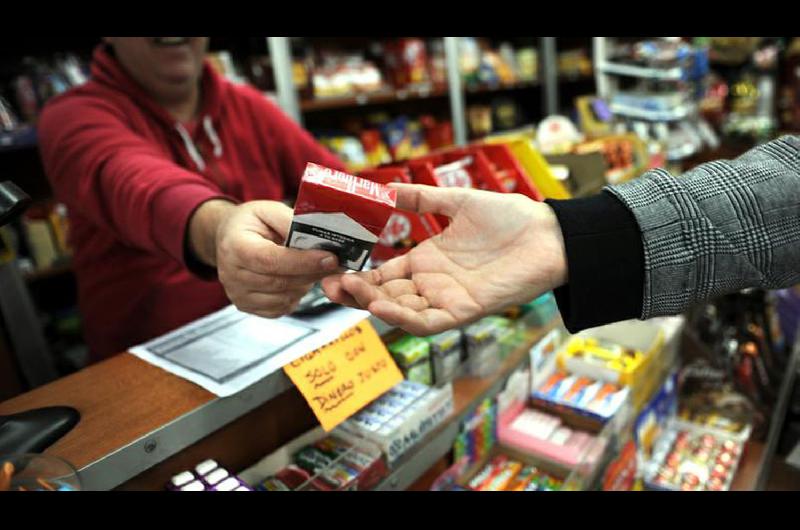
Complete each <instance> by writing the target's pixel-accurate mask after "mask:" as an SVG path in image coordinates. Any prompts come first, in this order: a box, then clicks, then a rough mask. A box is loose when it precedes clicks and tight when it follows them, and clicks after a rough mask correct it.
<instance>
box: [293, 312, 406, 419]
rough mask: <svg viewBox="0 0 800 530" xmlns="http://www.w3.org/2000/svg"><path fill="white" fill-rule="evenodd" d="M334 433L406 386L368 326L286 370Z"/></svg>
mask: <svg viewBox="0 0 800 530" xmlns="http://www.w3.org/2000/svg"><path fill="white" fill-rule="evenodd" d="M283 370H284V371H285V372H286V375H288V376H289V379H291V380H292V381H293V382H294V384H295V386H297V388H299V389H300V392H301V393H302V394H303V397H305V399H306V401H307V402H308V404H309V405H310V406H311V409H312V410H313V411H314V414H316V416H317V419H318V420H319V422H320V424H322V428H323V429H325V430H326V431H330V430H331V429H333V428H334V427H336V426H337V425H339V424H340V423H341V422H343V421H344V420H346V419H347V418H349V417H350V416H352V415H353V414H355V413H356V412H358V411H359V410H360V409H361V408H362V407H364V406H365V405H367V404H368V403H370V402H371V401H373V400H374V399H376V398H377V397H379V396H380V395H381V394H383V393H384V392H386V391H387V390H389V389H390V388H392V387H393V386H395V385H396V384H397V383H399V382H400V381H402V380H403V374H402V373H401V372H400V370H399V369H398V368H397V365H396V364H395V363H394V360H393V359H392V357H391V355H389V352H388V351H387V350H386V346H385V345H384V344H383V341H382V340H381V338H380V336H379V335H378V333H377V332H376V331H375V328H373V327H372V324H370V322H369V321H368V320H364V321H362V322H360V323H359V324H356V325H355V326H353V327H352V328H350V329H348V330H347V331H345V332H344V333H342V334H341V335H340V336H339V338H338V339H336V340H334V341H333V342H330V343H328V344H326V345H325V346H322V347H321V348H318V349H316V350H314V351H312V352H310V353H307V354H306V355H303V356H302V357H300V358H298V359H297V360H295V361H292V362H291V363H289V364H287V365H286V366H284V367H283Z"/></svg>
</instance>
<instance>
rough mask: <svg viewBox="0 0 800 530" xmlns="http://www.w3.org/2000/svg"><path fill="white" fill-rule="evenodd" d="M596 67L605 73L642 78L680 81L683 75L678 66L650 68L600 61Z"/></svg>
mask: <svg viewBox="0 0 800 530" xmlns="http://www.w3.org/2000/svg"><path fill="white" fill-rule="evenodd" d="M598 69H599V70H600V71H601V72H603V73H606V74H616V75H624V76H630V77H640V78H644V79H658V80H668V81H680V80H681V79H682V77H683V71H682V70H681V68H679V67H672V68H651V67H646V66H638V65H633V64H624V63H615V62H610V61H607V62H604V63H601V64H600V65H599V67H598Z"/></svg>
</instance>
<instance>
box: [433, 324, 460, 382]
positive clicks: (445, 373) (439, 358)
mask: <svg viewBox="0 0 800 530" xmlns="http://www.w3.org/2000/svg"><path fill="white" fill-rule="evenodd" d="M425 340H426V341H427V342H428V344H429V345H430V352H431V361H432V364H433V376H434V380H435V382H436V383H437V384H439V383H443V382H447V381H452V380H453V378H455V376H456V375H457V374H458V369H459V366H460V363H461V355H462V349H463V348H462V345H461V340H462V339H461V330H459V329H451V330H448V331H445V332H443V333H439V334H438V335H433V336H431V337H427V338H426V339H425Z"/></svg>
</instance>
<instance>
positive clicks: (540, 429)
mask: <svg viewBox="0 0 800 530" xmlns="http://www.w3.org/2000/svg"><path fill="white" fill-rule="evenodd" d="M497 436H498V439H499V441H500V443H501V444H502V445H503V446H505V447H510V448H513V449H515V450H517V451H520V452H523V453H525V454H530V455H532V456H535V457H536V458H538V459H540V460H544V461H547V462H550V463H552V464H553V465H555V466H559V467H561V468H564V469H566V470H574V469H577V468H578V467H579V466H582V467H588V468H595V467H596V466H597V464H598V463H599V462H600V460H601V458H602V456H603V454H604V452H605V451H606V449H607V447H608V441H607V440H606V439H605V438H604V437H601V436H599V435H593V434H590V433H588V432H585V431H582V430H580V429H575V428H572V427H569V426H567V425H566V424H565V423H564V422H563V421H562V420H561V418H559V417H558V416H554V415H552V414H548V413H545V412H541V411H538V410H535V409H531V408H527V407H526V406H525V404H524V403H523V402H518V403H515V404H513V405H511V406H509V407H508V408H506V409H505V410H504V411H503V412H501V413H500V416H499V418H498V425H497Z"/></svg>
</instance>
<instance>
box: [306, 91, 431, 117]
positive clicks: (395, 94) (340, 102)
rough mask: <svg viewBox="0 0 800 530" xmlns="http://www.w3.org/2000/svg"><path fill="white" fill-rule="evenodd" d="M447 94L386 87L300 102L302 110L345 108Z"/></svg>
mask: <svg viewBox="0 0 800 530" xmlns="http://www.w3.org/2000/svg"><path fill="white" fill-rule="evenodd" d="M446 95H447V88H441V87H440V88H413V89H397V90H395V89H387V90H380V91H376V92H365V93H362V94H354V95H350V96H344V97H330V98H316V99H310V100H305V101H301V102H300V110H301V111H302V112H314V111H318V110H331V109H346V108H352V107H360V106H364V105H383V104H387V103H397V102H400V101H408V100H415V99H431V98H438V97H444V96H446Z"/></svg>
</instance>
